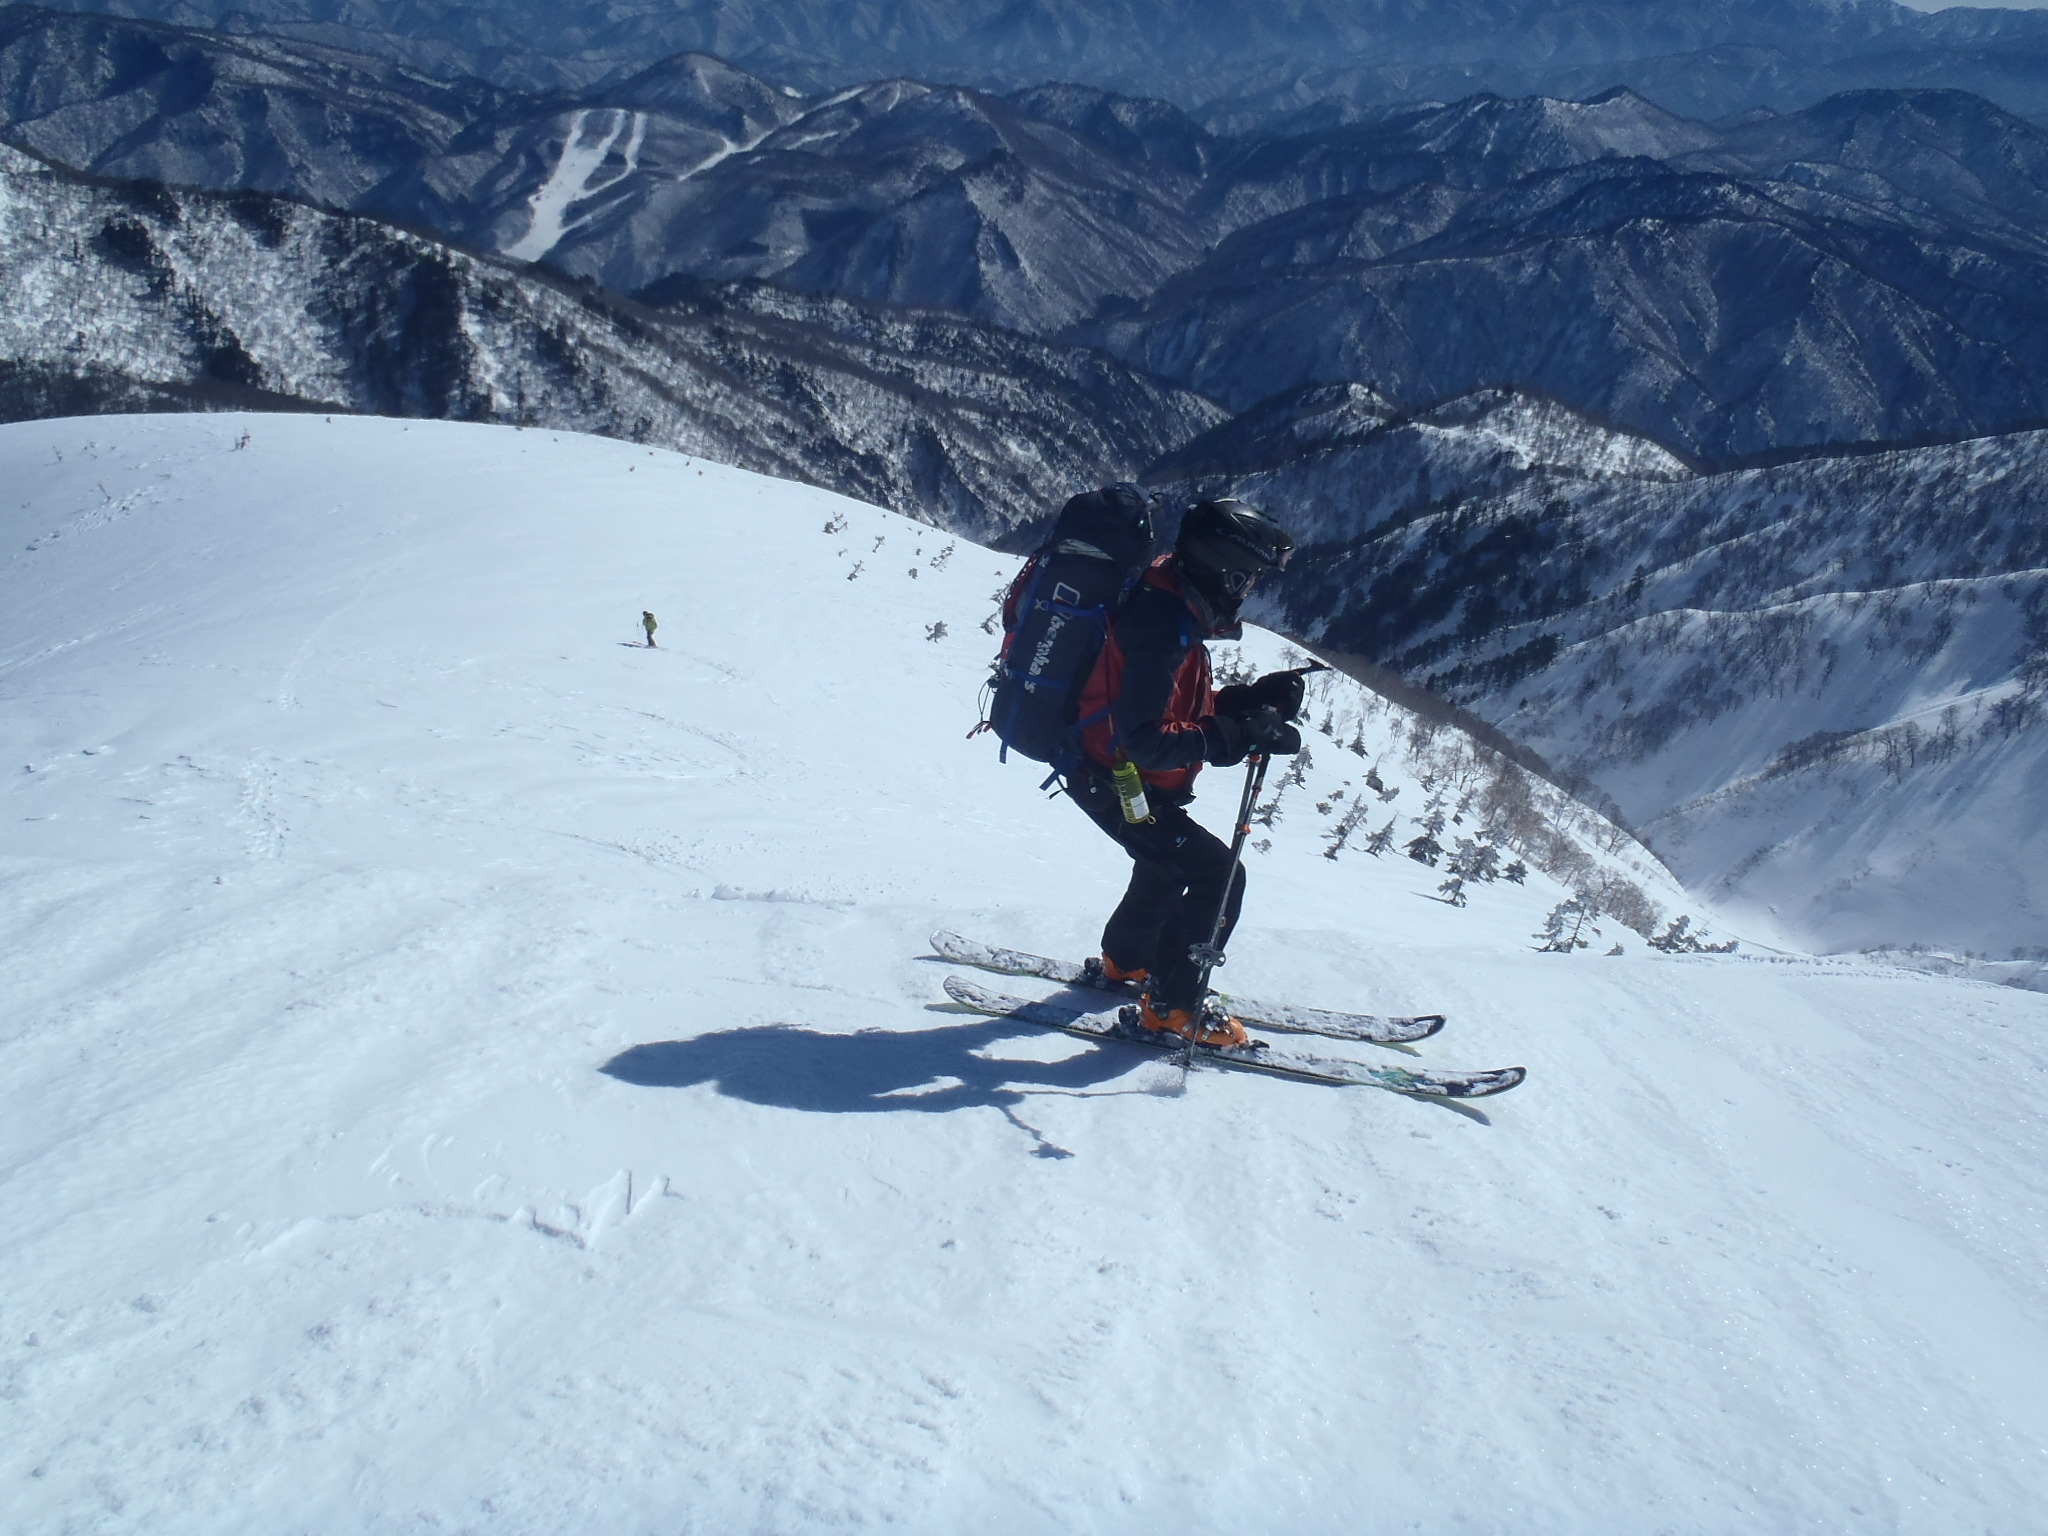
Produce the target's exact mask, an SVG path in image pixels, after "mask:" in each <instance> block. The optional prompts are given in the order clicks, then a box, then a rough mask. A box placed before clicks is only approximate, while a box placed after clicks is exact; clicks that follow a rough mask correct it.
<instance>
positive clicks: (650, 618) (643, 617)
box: [640, 608, 655, 651]
mask: <svg viewBox="0 0 2048 1536" xmlns="http://www.w3.org/2000/svg"><path fill="white" fill-rule="evenodd" d="M640 627H641V628H642V629H644V630H646V631H647V648H648V649H649V650H650V651H651V650H653V649H654V630H655V623H654V615H653V613H652V612H651V611H649V610H648V609H645V608H642V609H641V610H640Z"/></svg>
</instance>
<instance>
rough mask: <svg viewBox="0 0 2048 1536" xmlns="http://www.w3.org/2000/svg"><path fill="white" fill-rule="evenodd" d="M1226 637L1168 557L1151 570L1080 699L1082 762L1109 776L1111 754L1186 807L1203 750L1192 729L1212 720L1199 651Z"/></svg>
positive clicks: (1115, 623)
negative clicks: (1132, 765) (1086, 759)
mask: <svg viewBox="0 0 2048 1536" xmlns="http://www.w3.org/2000/svg"><path fill="white" fill-rule="evenodd" d="M1236 633H1238V628H1237V626H1236V625H1235V624H1234V623H1233V624H1227V625H1224V626H1221V627H1219V625H1218V623H1217V619H1216V615H1215V614H1214V612H1213V611H1212V610H1211V609H1210V607H1209V605H1208V604H1207V603H1206V602H1204V601H1203V600H1202V596H1201V594H1200V593H1198V592H1196V591H1195V590H1194V589H1193V588H1191V587H1189V586H1187V585H1186V584H1185V583H1183V582H1182V580H1181V575H1180V569H1179V567H1177V566H1176V565H1175V564H1174V562H1173V556H1171V555H1161V556H1160V557H1159V558H1158V559H1157V560H1155V561H1153V562H1152V565H1151V567H1150V568H1149V569H1148V570H1147V571H1146V572H1145V575H1144V577H1143V578H1142V579H1141V581H1140V582H1139V584H1138V586H1137V587H1136V589H1135V590H1133V591H1132V593H1131V595H1130V596H1129V597H1127V598H1125V599H1124V602H1123V606H1122V607H1120V608H1119V609H1118V610H1117V612H1116V616H1115V617H1114V618H1113V619H1111V620H1110V624H1109V634H1108V636H1107V637H1106V638H1105V640H1104V641H1103V646H1102V654H1101V655H1100V656H1099V657H1098V658H1096V662H1095V670H1094V671H1093V672H1092V673H1090V674H1089V677H1088V684H1087V687H1086V688H1084V689H1083V690H1082V693H1081V747H1082V750H1083V751H1084V752H1086V753H1087V754H1088V757H1089V759H1090V760H1091V761H1093V762H1095V763H1098V764H1100V765H1101V766H1102V767H1104V768H1110V767H1113V766H1115V763H1116V754H1117V751H1118V749H1119V748H1121V749H1122V751H1123V754H1124V755H1125V756H1126V757H1128V758H1129V759H1130V760H1131V761H1132V762H1133V763H1136V764H1137V765H1138V771H1139V773H1140V774H1141V775H1142V776H1143V777H1144V780H1145V783H1146V784H1147V785H1148V786H1149V787H1150V788H1152V789H1153V790H1156V791H1157V792H1159V793H1160V794H1161V795H1162V796H1164V797H1165V798H1166V799H1167V800H1168V801H1169V802H1171V803H1174V804H1181V803H1185V802H1186V801H1188V800H1190V799H1192V798H1194V782H1195V775H1196V774H1198V773H1200V772H1201V771H1202V762H1203V759H1204V757H1205V755H1206V750H1207V740H1206V738H1205V737H1204V736H1203V734H1202V728H1201V725H1200V724H1199V722H1200V721H1201V720H1202V718H1203V717H1204V716H1207V715H1213V714H1214V713H1215V712H1216V689H1215V687H1214V685H1213V683H1212V682H1211V680H1210V672H1209V647H1208V646H1207V645H1206V644H1204V642H1205V641H1206V640H1209V639H1211V638H1227V637H1228V636H1230V635H1234V634H1236Z"/></svg>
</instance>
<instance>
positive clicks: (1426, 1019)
mask: <svg viewBox="0 0 2048 1536" xmlns="http://www.w3.org/2000/svg"><path fill="white" fill-rule="evenodd" d="M1401 1022H1402V1023H1404V1024H1407V1025H1409V1026H1410V1027H1411V1028H1412V1029H1413V1030H1414V1031H1415V1032H1414V1033H1413V1034H1408V1033H1406V1032H1405V1031H1404V1032H1403V1034H1402V1036H1401V1038H1402V1039H1403V1040H1427V1039H1428V1038H1429V1037H1430V1036H1431V1035H1433V1034H1436V1033H1437V1032H1438V1031H1439V1030H1441V1029H1442V1028H1443V1027H1444V1025H1445V1024H1447V1023H1449V1022H1450V1021H1449V1020H1448V1019H1446V1018H1445V1017H1444V1016H1443V1015H1442V1014H1440V1013H1415V1014H1410V1015H1409V1016H1408V1017H1407V1018H1405V1019H1403V1020H1402V1021H1401Z"/></svg>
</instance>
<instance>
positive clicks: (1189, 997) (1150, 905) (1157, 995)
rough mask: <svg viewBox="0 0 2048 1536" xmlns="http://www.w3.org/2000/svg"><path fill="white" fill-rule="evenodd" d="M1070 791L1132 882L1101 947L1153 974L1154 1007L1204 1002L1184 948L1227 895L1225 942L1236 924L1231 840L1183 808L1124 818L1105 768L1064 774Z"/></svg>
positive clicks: (1205, 931)
mask: <svg viewBox="0 0 2048 1536" xmlns="http://www.w3.org/2000/svg"><path fill="white" fill-rule="evenodd" d="M1066 783H1067V794H1068V796H1069V797H1071V798H1072V800H1073V802H1074V803H1075V804H1076V805H1078V806H1080V807H1081V809H1082V810H1084V811H1086V812H1087V813H1088V819H1089V820H1090V821H1092V822H1094V823H1095V825H1097V826H1098V827H1100V828H1102V830H1103V831H1105V832H1107V833H1108V834H1109V835H1110V836H1111V837H1112V838H1114V839H1115V840H1116V842H1117V845H1118V846H1119V847H1121V848H1122V849H1123V851H1124V852H1125V853H1128V854H1129V855H1130V856H1131V883H1130V886H1129V887H1128V888H1127V889H1126V890H1125V891H1124V899H1123V900H1122V901H1120V902H1118V903H1117V904H1116V910H1115V911H1114V912H1112V913H1111V914H1110V915H1109V922H1108V923H1107V924H1106V925H1105V926H1104V927H1103V930H1102V952H1103V953H1104V954H1105V955H1107V956H1109V958H1110V959H1112V960H1114V961H1115V962H1116V963H1117V965H1118V966H1119V967H1120V968H1122V969H1124V970H1130V969H1133V968H1135V967H1137V966H1143V967H1144V968H1145V969H1146V970H1148V971H1150V972H1151V973H1152V982H1151V992H1152V1006H1153V1007H1154V1008H1155V1009H1158V1010H1159V1011H1161V1012H1165V1011H1166V1010H1167V1009H1169V1008H1190V1009H1191V1008H1194V1007H1195V1006H1196V1005H1197V1004H1198V1003H1200V1001H1201V999H1200V998H1199V997H1197V996H1196V992H1197V990H1198V988H1199V986H1200V983H1201V967H1200V966H1199V965H1197V964H1196V963H1195V961H1194V960H1193V959H1192V958H1191V957H1190V956H1189V954H1188V951H1189V950H1191V949H1193V948H1194V946H1195V945H1197V944H1205V943H1207V942H1208V939H1209V925H1210V924H1211V923H1213V922H1215V921H1216V907H1217V904H1218V903H1219V902H1221V901H1223V899H1224V892H1225V891H1226V890H1227V891H1228V892H1229V893H1230V899H1229V904H1228V905H1227V906H1226V907H1225V909H1224V913H1223V934H1222V940H1220V941H1219V943H1220V942H1223V941H1227V940H1228V939H1229V938H1230V931H1231V929H1233V928H1235V927H1236V926H1237V913H1238V909H1239V908H1240V907H1242V906H1243V905H1244V869H1243V867H1242V866H1240V865H1238V864H1235V863H1233V862H1232V860H1231V857H1230V845H1229V844H1228V843H1226V842H1224V841H1223V840H1222V839H1221V838H1219V837H1217V836H1216V834H1215V833H1213V832H1211V831H1210V830H1209V829H1208V828H1207V827H1205V826H1203V825H1202V824H1201V823H1200V822H1198V821H1196V820H1195V818H1194V817H1192V816H1190V815H1189V814H1188V813H1187V810H1186V808H1185V807H1183V806H1178V805H1161V804H1160V803H1158V802H1157V801H1154V802H1153V803H1152V820H1150V821H1149V822H1139V823H1132V822H1128V821H1125V820H1124V811H1123V805H1122V803H1121V802H1120V801H1119V800H1118V799H1117V797H1116V787H1115V786H1114V785H1113V784H1111V783H1110V781H1109V776H1108V774H1107V773H1098V772H1096V771H1094V770H1093V769H1091V768H1088V767H1083V768H1080V769H1077V770H1076V771H1074V772H1073V773H1070V774H1068V775H1067V776H1066Z"/></svg>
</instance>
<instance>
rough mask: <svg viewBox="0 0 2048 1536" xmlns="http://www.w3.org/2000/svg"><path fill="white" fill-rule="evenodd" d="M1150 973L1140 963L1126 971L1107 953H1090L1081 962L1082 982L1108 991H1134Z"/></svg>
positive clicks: (1143, 982)
mask: <svg viewBox="0 0 2048 1536" xmlns="http://www.w3.org/2000/svg"><path fill="white" fill-rule="evenodd" d="M1151 974H1152V973H1151V972H1150V971H1148V970H1146V969H1145V967H1143V966H1142V965H1139V966H1133V967H1132V968H1131V969H1130V970H1128V971H1127V970H1125V969H1124V968H1123V967H1122V966H1120V965H1118V964H1117V963H1116V962H1115V961H1114V960H1112V959H1110V958H1109V956H1107V955H1090V956H1089V957H1088V958H1087V959H1086V960H1083V961H1082V962H1081V980H1082V982H1083V983H1085V984H1086V985H1088V986H1091V987H1101V988H1103V989H1104V990H1105V991H1109V992H1135V991H1137V990H1138V988H1139V987H1141V986H1143V985H1144V984H1145V979H1146V978H1147V977H1148V976H1150V975H1151Z"/></svg>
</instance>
